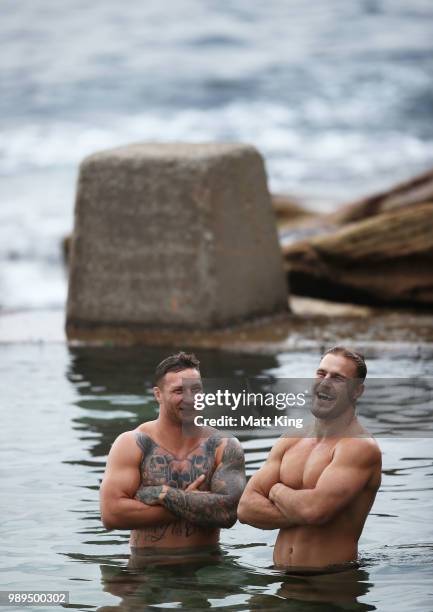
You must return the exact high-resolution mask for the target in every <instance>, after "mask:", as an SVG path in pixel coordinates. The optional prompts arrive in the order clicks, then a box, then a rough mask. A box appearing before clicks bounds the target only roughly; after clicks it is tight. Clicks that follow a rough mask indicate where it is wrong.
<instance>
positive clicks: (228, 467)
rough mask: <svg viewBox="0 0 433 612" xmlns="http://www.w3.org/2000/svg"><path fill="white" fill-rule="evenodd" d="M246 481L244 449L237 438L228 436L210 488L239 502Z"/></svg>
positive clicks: (213, 491)
mask: <svg viewBox="0 0 433 612" xmlns="http://www.w3.org/2000/svg"><path fill="white" fill-rule="evenodd" d="M245 482H246V478H245V459H244V451H243V450H242V446H241V445H240V443H239V441H238V440H237V439H236V438H228V439H227V442H226V445H225V448H224V450H223V454H222V459H221V462H220V464H219V465H218V467H217V468H216V470H215V472H214V474H213V476H212V480H211V483H210V490H211V492H212V493H218V494H220V495H227V496H229V497H230V498H231V499H232V500H233V501H234V502H236V503H237V502H238V501H239V498H240V496H241V495H242V492H243V490H244V488H245Z"/></svg>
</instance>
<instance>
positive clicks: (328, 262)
mask: <svg viewBox="0 0 433 612" xmlns="http://www.w3.org/2000/svg"><path fill="white" fill-rule="evenodd" d="M283 250H284V254H285V258H286V269H287V271H288V274H289V283H290V288H291V291H292V292H293V293H295V294H299V295H307V296H310V297H320V298H324V299H332V300H337V301H343V302H355V303H356V302H358V303H364V304H400V305H418V306H427V305H432V304H433V272H432V270H433V203H424V204H419V205H417V206H414V207H413V208H411V207H409V208H403V209H401V210H396V211H393V212H389V213H384V214H381V215H377V216H373V217H372V218H370V219H367V220H365V221H360V222H358V223H352V224H349V225H347V226H345V227H343V228H340V229H338V230H337V231H335V232H334V233H332V234H328V235H326V236H318V237H314V238H312V239H310V240H303V241H301V242H298V243H297V244H294V245H289V246H287V247H283Z"/></svg>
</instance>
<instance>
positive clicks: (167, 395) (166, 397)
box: [154, 368, 203, 424]
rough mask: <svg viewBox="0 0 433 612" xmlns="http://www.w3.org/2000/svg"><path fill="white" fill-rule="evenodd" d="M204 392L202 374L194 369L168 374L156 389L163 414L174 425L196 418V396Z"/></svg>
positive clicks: (156, 395)
mask: <svg viewBox="0 0 433 612" xmlns="http://www.w3.org/2000/svg"><path fill="white" fill-rule="evenodd" d="M202 390H203V387H202V382H201V377H200V372H199V371H198V370H196V369H194V368H188V369H187V370H181V371H180V372H167V374H165V376H164V377H163V378H162V379H161V381H160V382H159V385H158V387H155V388H154V393H155V397H156V399H157V401H158V403H159V409H160V411H161V413H163V414H165V415H166V416H168V418H169V419H170V420H171V421H173V423H177V424H181V423H185V422H189V421H192V419H193V418H194V416H195V414H196V413H195V411H194V396H195V395H196V393H201V392H202Z"/></svg>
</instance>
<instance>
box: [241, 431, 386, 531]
mask: <svg viewBox="0 0 433 612" xmlns="http://www.w3.org/2000/svg"><path fill="white" fill-rule="evenodd" d="M294 442H295V440H294V439H292V440H287V439H284V438H283V439H281V440H279V441H278V442H277V444H276V445H275V446H274V448H273V449H272V451H271V453H270V455H269V458H268V460H267V461H266V463H265V465H264V466H263V467H262V468H261V469H260V470H259V471H258V472H257V474H255V475H254V476H253V477H252V478H251V480H250V482H249V483H248V485H247V487H246V489H245V492H244V494H243V496H242V498H241V500H240V503H239V507H238V517H239V520H240V521H241V522H243V523H249V524H250V525H253V526H254V527H258V528H260V529H278V528H280V529H281V528H288V527H295V526H298V525H321V524H325V523H327V522H328V521H329V520H331V519H332V518H333V517H334V516H335V515H336V514H337V513H338V512H340V511H341V510H342V509H343V508H344V507H345V506H347V505H348V504H349V503H350V501H351V500H352V499H353V498H354V497H355V496H356V495H357V494H358V493H359V492H360V491H361V490H362V489H363V488H364V487H365V485H366V484H367V482H368V481H369V479H370V478H371V476H372V474H373V472H375V468H377V466H378V465H380V451H379V449H378V447H377V446H376V445H375V444H374V443H373V442H372V441H371V440H367V439H361V438H360V439H345V440H344V441H342V442H340V443H339V444H338V445H337V448H336V451H335V454H334V457H333V460H332V461H331V463H330V464H329V465H328V466H327V467H326V468H325V469H324V470H323V472H322V474H321V476H320V477H319V479H318V481H317V483H316V486H315V487H314V488H312V489H292V488H291V487H288V486H286V485H284V484H282V483H281V482H280V468H281V461H282V457H283V455H284V453H285V451H286V450H287V449H288V448H289V447H290V446H291V445H292V444H294Z"/></svg>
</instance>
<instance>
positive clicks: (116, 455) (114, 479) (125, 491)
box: [100, 432, 140, 503]
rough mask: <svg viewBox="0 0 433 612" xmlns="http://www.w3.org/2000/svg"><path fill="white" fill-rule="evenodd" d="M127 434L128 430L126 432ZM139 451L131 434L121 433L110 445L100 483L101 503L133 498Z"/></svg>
mask: <svg viewBox="0 0 433 612" xmlns="http://www.w3.org/2000/svg"><path fill="white" fill-rule="evenodd" d="M128 434H129V432H128ZM139 461H140V452H139V449H138V447H136V445H135V442H134V439H133V438H131V436H129V435H126V434H122V435H121V436H119V437H118V438H117V439H116V441H115V442H114V444H113V446H112V447H111V450H110V453H109V455H108V458H107V466H106V469H105V474H104V478H103V480H102V484H101V490H100V493H101V503H104V502H109V501H110V500H112V499H114V498H116V499H119V498H122V497H128V498H133V497H134V495H135V493H136V491H137V489H138V487H139V485H140V470H139Z"/></svg>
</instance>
